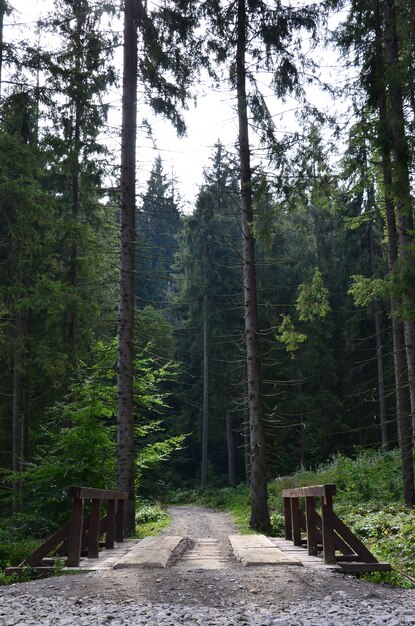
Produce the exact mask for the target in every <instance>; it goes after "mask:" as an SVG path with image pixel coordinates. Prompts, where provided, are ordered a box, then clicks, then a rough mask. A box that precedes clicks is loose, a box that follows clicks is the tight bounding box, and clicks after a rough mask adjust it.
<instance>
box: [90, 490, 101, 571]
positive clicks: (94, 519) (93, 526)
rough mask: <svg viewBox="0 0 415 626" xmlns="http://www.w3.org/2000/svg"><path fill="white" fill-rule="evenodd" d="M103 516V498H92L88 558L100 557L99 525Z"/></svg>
mask: <svg viewBox="0 0 415 626" xmlns="http://www.w3.org/2000/svg"><path fill="white" fill-rule="evenodd" d="M100 516H101V500H92V505H91V514H90V516H89V529H88V559H97V558H98V557H99V526H100Z"/></svg>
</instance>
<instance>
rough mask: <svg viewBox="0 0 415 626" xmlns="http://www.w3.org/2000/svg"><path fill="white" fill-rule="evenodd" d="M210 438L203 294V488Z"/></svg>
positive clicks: (207, 358)
mask: <svg viewBox="0 0 415 626" xmlns="http://www.w3.org/2000/svg"><path fill="white" fill-rule="evenodd" d="M204 274H205V289H206V253H205V268H204ZM208 439H209V353H208V320H207V295H206V293H205V294H204V296H203V409H202V468H201V478H200V485H201V487H202V489H205V488H206V487H207V482H208Z"/></svg>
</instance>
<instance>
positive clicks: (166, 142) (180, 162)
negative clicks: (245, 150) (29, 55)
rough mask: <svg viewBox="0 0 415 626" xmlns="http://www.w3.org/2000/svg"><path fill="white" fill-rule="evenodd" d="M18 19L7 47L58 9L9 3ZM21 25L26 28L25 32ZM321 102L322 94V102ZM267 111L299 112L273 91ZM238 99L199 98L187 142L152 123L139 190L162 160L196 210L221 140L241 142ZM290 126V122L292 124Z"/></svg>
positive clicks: (142, 150)
mask: <svg viewBox="0 0 415 626" xmlns="http://www.w3.org/2000/svg"><path fill="white" fill-rule="evenodd" d="M10 2H11V4H12V6H13V7H14V8H15V13H14V14H13V15H12V16H9V17H8V18H6V19H5V29H4V38H5V41H7V40H8V39H12V40H13V41H16V40H17V41H18V40H19V38H21V37H22V36H23V35H24V36H25V37H27V36H28V33H34V26H35V20H36V18H37V17H38V16H39V15H40V14H45V13H47V12H48V11H50V10H51V7H52V6H53V4H52V2H51V0H10ZM19 24H23V25H24V26H22V27H21V28H20V26H18V25H19ZM319 97H320V98H321V94H320V96H319V95H318V94H317V99H318V98H319ZM108 101H109V102H111V104H112V110H111V113H110V120H109V122H110V125H111V126H118V125H119V124H120V119H121V115H120V107H121V94H120V90H119V89H117V90H113V91H112V92H111V93H109V94H108ZM267 101H268V106H269V107H270V108H271V110H272V111H273V112H279V111H282V110H284V109H286V110H289V109H292V108H293V107H295V106H296V103H295V102H294V101H290V100H288V102H287V103H286V104H285V105H282V104H281V103H278V101H277V99H276V97H275V96H273V95H271V93H270V92H269V90H268V95H267ZM233 104H234V96H233V94H232V92H230V91H229V89H228V85H226V83H225V84H224V86H223V89H222V90H221V91H215V90H213V89H212V88H209V87H205V88H204V93H201V94H200V95H199V97H198V102H197V107H195V106H194V105H193V103H189V110H188V111H186V112H185V120H186V124H187V136H186V137H184V138H181V139H178V138H177V136H176V133H175V130H174V128H173V127H172V125H171V124H170V123H167V122H165V121H164V120H163V119H161V118H160V117H154V116H153V117H152V118H151V120H150V121H151V125H152V133H153V141H154V143H153V141H151V140H149V138H148V137H146V136H145V133H144V132H143V131H142V130H139V131H138V137H137V179H138V188H139V190H144V189H145V187H146V182H147V180H148V177H149V174H150V171H151V168H152V165H153V163H154V159H155V158H156V156H157V155H158V154H160V155H161V157H162V160H163V162H164V165H165V172H166V174H168V175H169V176H170V175H171V176H173V177H174V179H175V180H176V181H177V186H178V190H179V193H180V195H181V196H182V198H183V205H182V209H184V210H185V211H186V212H188V211H191V210H192V201H193V199H194V198H195V196H196V194H197V191H198V187H199V185H200V183H201V182H202V180H203V168H204V167H206V166H208V165H209V158H210V157H211V155H212V152H213V146H214V144H215V143H216V142H217V141H218V139H219V140H220V141H221V142H222V143H223V144H224V145H225V147H226V148H228V149H229V150H230V151H233V146H234V145H235V142H236V139H237V122H236V115H235V112H234V109H233ZM143 116H144V117H149V115H148V110H147V111H145V110H144V107H143V105H142V103H140V100H139V102H138V120H139V121H140V119H141V118H142V117H143ZM292 119H293V118H292V114H289V115H288V116H287V117H286V118H281V120H278V123H279V124H281V132H283V131H284V130H285V129H286V128H287V124H292ZM290 120H291V121H290ZM154 144H155V145H154Z"/></svg>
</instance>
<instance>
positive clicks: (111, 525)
mask: <svg viewBox="0 0 415 626" xmlns="http://www.w3.org/2000/svg"><path fill="white" fill-rule="evenodd" d="M114 542H115V500H108V502H107V530H106V538H105V547H106V548H107V550H112V548H113V547H114Z"/></svg>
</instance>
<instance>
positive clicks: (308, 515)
mask: <svg viewBox="0 0 415 626" xmlns="http://www.w3.org/2000/svg"><path fill="white" fill-rule="evenodd" d="M305 519H306V533H307V552H308V554H309V555H310V556H317V544H318V540H319V532H318V528H317V521H316V499H315V497H314V496H308V497H307V498H306V499H305Z"/></svg>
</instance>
